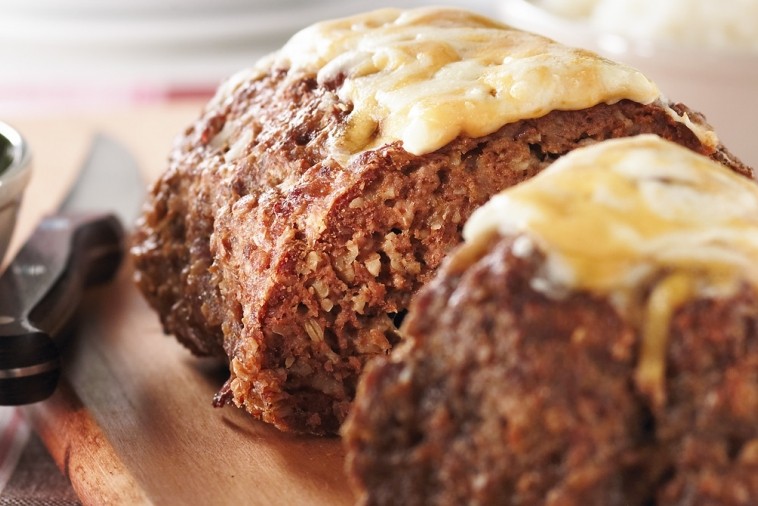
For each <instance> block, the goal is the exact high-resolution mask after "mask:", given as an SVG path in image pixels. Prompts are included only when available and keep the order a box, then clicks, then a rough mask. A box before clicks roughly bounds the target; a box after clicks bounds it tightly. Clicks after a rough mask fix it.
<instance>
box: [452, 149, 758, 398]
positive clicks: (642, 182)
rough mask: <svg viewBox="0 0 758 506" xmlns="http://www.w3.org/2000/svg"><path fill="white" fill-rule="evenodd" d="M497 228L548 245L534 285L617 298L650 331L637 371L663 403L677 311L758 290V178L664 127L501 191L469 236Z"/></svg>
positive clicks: (584, 152) (567, 160) (587, 152)
mask: <svg viewBox="0 0 758 506" xmlns="http://www.w3.org/2000/svg"><path fill="white" fill-rule="evenodd" d="M493 232H498V233H500V234H504V235H521V234H523V237H524V238H525V239H523V240H525V241H529V242H530V243H531V244H532V245H533V246H534V247H536V248H537V249H539V250H540V251H542V252H544V254H545V262H544V266H543V267H542V270H541V271H540V273H539V274H538V275H537V277H536V278H535V279H534V280H533V283H532V284H533V286H534V288H535V289H537V290H540V291H542V292H544V293H546V294H548V295H550V296H553V297H560V296H562V295H563V294H565V293H568V292H572V291H585V292H590V293H593V294H596V295H599V296H604V297H608V298H609V300H610V301H611V302H612V303H613V304H614V305H615V306H616V308H617V309H618V310H619V312H620V314H622V315H623V316H625V317H627V318H628V319H629V321H631V322H632V324H634V325H635V326H636V327H637V328H638V329H639V330H640V332H641V333H642V339H643V342H642V344H641V352H640V363H639V364H638V370H637V378H636V379H637V382H638V386H639V387H640V389H641V390H642V391H643V392H645V393H647V394H649V395H650V396H651V398H652V399H653V401H654V403H655V404H660V403H661V402H663V391H664V388H663V379H664V377H665V374H664V372H665V368H664V366H665V355H666V341H667V335H668V329H669V326H670V320H671V318H672V317H673V315H674V314H675V312H676V310H677V308H679V307H680V306H682V305H683V304H685V303H686V302H688V301H689V300H692V299H693V298H695V297H698V298H704V297H728V296H730V295H733V294H735V293H736V290H737V289H738V288H739V287H740V286H741V285H742V284H743V283H749V284H751V285H753V286H758V267H756V262H755V259H756V258H758V186H756V185H755V183H754V182H752V181H750V180H748V179H746V178H744V177H742V176H739V175H737V174H735V173H733V172H732V171H730V170H729V169H727V168H725V167H723V166H722V165H720V164H718V163H716V162H713V161H711V160H710V159H708V158H705V157H703V156H700V155H698V154H696V153H693V152H692V151H690V150H687V149H685V148H683V147H681V146H678V145H676V144H673V143H671V142H668V141H665V140H662V139H661V138H659V137H656V136H653V135H642V136H638V137H634V138H626V139H617V140H611V141H606V142H603V143H599V144H596V145H594V146H590V147H586V148H582V149H578V150H575V151H573V152H572V153H570V154H568V155H566V156H564V157H563V158H561V159H559V160H558V161H557V162H555V163H554V164H553V165H552V166H550V167H549V168H548V169H546V170H545V171H544V172H543V173H541V174H540V175H538V176H536V177H534V178H533V179H531V180H529V181H527V182H525V183H522V184H521V185H519V186H516V187H514V188H512V189H510V190H507V191H505V192H503V193H501V194H498V195H496V196H495V197H493V198H492V200H491V201H490V202H489V203H487V204H486V205H484V206H483V207H482V208H480V209H478V210H477V211H475V212H474V214H473V215H472V217H471V218H470V220H469V221H468V223H467V224H466V226H465V228H464V237H465V240H466V241H467V242H474V243H476V242H477V241H479V240H481V239H482V238H484V237H488V236H489V235H490V234H492V233H493ZM520 250H523V251H528V250H529V248H524V247H523V246H522V247H521V248H520ZM655 283H657V284H655ZM651 284H655V286H653V289H652V292H651V293H652V294H651V296H650V297H648V299H647V301H641V300H640V297H641V293H642V291H643V290H644V289H645V288H647V287H650V286H651Z"/></svg>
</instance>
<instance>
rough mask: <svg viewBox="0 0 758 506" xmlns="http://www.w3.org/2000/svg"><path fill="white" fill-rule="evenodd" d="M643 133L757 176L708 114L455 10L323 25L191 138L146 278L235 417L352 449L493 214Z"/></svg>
mask: <svg viewBox="0 0 758 506" xmlns="http://www.w3.org/2000/svg"><path fill="white" fill-rule="evenodd" d="M419 34H422V35H423V36H420V35H419ZM317 49H318V51H317ZM319 51H320V52H319ZM416 55H419V56H418V57H417V56H416ZM493 55H496V56H497V58H499V59H496V58H494V57H493ZM503 61H505V62H506V63H507V65H506V64H502V62H503ZM483 62H484V63H487V65H484V64H483ZM501 64H502V65H501ZM493 69H495V70H496V71H497V72H495V70H493ZM548 71H549V72H548ZM485 78H486V79H485ZM556 79H557V80H558V84H555V83H554V80H556ZM530 87H532V88H530ZM529 89H532V91H531V92H529ZM435 104H436V105H435ZM417 105H418V107H416V106H417ZM408 125H410V126H408ZM406 126H407V128H406ZM640 133H655V134H658V135H660V136H662V137H664V138H667V139H670V140H672V141H674V142H677V143H680V144H682V145H683V146H686V147H688V148H690V149H692V150H694V151H697V152H699V153H702V154H705V155H707V156H709V157H711V158H713V159H715V160H719V161H721V162H722V163H724V164H725V165H727V166H729V167H730V168H732V169H733V170H735V171H737V172H741V173H743V174H745V175H748V174H749V173H750V169H749V168H747V167H745V166H744V165H742V164H741V163H740V162H739V161H738V160H737V159H735V158H734V157H733V156H732V155H731V154H729V153H728V151H726V150H725V149H724V148H723V146H721V145H720V144H719V143H718V141H717V139H716V137H715V134H714V133H713V132H712V131H711V130H710V127H708V126H707V124H706V123H705V121H704V119H703V118H702V117H701V116H700V115H698V114H696V113H693V112H692V111H690V110H689V109H687V108H686V107H685V106H684V105H681V104H669V103H668V102H665V101H663V99H662V98H661V97H660V94H659V92H658V90H657V88H655V86H654V85H653V84H652V83H650V82H649V81H648V80H646V79H645V78H644V77H642V76H641V75H639V73H637V72H636V71H634V70H633V69H629V68H627V67H623V66H621V65H617V64H614V63H612V62H608V61H607V60H604V59H601V58H599V57H597V56H595V55H592V54H589V53H586V52H584V51H579V50H569V49H567V48H564V47H563V46H560V45H558V44H556V43H554V42H552V41H549V40H547V39H543V38H541V37H537V36H534V35H531V34H525V33H523V32H518V31H516V30H512V29H509V28H507V27H503V26H500V25H497V24H496V23H494V22H492V21H489V20H485V19H483V18H481V17H479V16H476V15H473V14H469V13H465V12H462V11H458V10H449V9H432V10H428V9H422V10H418V11H407V12H406V11H395V10H389V11H387V10H384V11H378V12H376V13H370V14H366V15H363V16H359V17H357V18H349V19H347V20H338V21H335V22H331V23H324V24H319V25H316V26H314V27H311V28H310V29H307V30H305V31H304V32H301V33H300V34H298V35H296V36H295V37H294V38H293V40H292V41H291V42H290V43H289V44H288V45H287V46H285V48H283V50H282V51H281V52H279V53H277V54H276V55H273V56H272V57H271V58H269V59H266V60H264V61H262V62H260V63H259V64H258V65H257V66H256V67H255V68H254V69H253V70H251V71H246V72H243V73H241V74H239V75H237V76H234V77H233V78H231V79H230V80H229V81H228V82H227V83H226V84H224V85H223V86H222V87H221V88H220V90H219V92H218V94H217V96H216V97H215V98H214V99H213V100H212V101H211V102H210V103H209V104H208V105H207V107H206V108H205V109H204V111H203V112H202V114H201V116H200V118H199V119H198V120H197V121H196V122H195V123H194V124H192V125H191V126H190V127H189V128H188V129H187V130H186V131H185V132H184V133H183V134H182V135H180V136H179V138H178V140H177V143H176V145H175V147H174V150H173V152H172V155H171V159H170V163H169V169H168V170H167V171H166V173H165V174H164V175H163V176H162V177H161V178H160V179H159V180H158V181H157V182H155V184H154V185H153V186H152V190H151V196H150V198H149V200H148V203H147V205H146V207H145V211H144V214H143V216H142V218H141V219H140V221H139V223H138V227H137V231H136V234H135V240H134V247H133V249H132V254H133V258H134V261H135V265H136V268H137V274H136V279H137V283H138V285H139V287H140V288H141V290H142V292H143V293H144V294H145V296H146V298H147V300H148V301H149V302H150V304H151V305H152V306H153V307H154V308H155V309H156V310H157V312H158V314H159V315H160V317H161V321H162V322H163V326H164V329H165V330H166V332H168V333H173V334H175V335H176V336H177V338H178V339H179V340H180V341H181V342H183V343H184V344H185V345H187V346H188V347H189V348H190V349H191V350H192V351H194V352H195V353H197V354H200V355H215V356H219V357H226V358H227V359H228V360H229V363H230V372H231V376H230V379H229V381H228V382H227V384H226V385H225V386H224V388H223V389H222V391H221V392H220V393H219V396H218V397H217V403H219V404H223V403H224V402H228V401H231V402H234V403H235V404H236V405H238V406H241V407H244V408H245V409H247V410H248V411H249V412H250V413H252V414H253V415H254V416H255V417H257V418H261V419H263V420H265V421H267V422H270V423H274V424H275V425H276V426H278V427H279V428H281V429H283V430H291V431H297V432H312V433H318V434H324V433H334V432H335V431H337V430H338V428H339V426H340V424H341V422H342V421H343V420H344V417H345V415H346V413H347V410H348V408H349V405H350V402H351V400H352V398H353V396H354V393H355V385H356V382H357V379H358V376H359V374H360V372H361V370H362V368H363V366H364V364H365V363H366V361H367V360H369V359H370V358H371V357H373V356H376V355H383V354H386V353H388V352H389V350H390V349H391V348H392V347H393V346H394V344H396V343H397V342H398V341H399V340H400V339H401V337H400V335H399V334H398V332H397V328H396V323H397V322H398V321H399V320H400V319H401V318H402V315H403V314H404V312H405V310H406V308H407V306H408V303H409V301H410V299H411V297H412V295H413V294H414V293H415V292H416V291H417V290H418V289H419V288H420V287H421V286H422V285H423V284H424V283H426V282H427V281H428V280H429V279H430V277H431V276H432V274H433V273H434V271H435V269H436V268H437V266H438V265H439V264H440V262H441V260H442V259H443V258H444V256H445V255H446V254H447V253H448V251H449V250H450V249H451V248H452V247H453V246H455V245H456V244H458V243H459V241H460V240H461V228H462V224H463V223H464V222H465V220H466V219H467V218H468V216H469V215H470V214H471V212H472V211H473V210H474V209H475V208H476V207H478V206H479V205H481V204H483V203H484V202H485V201H487V199H488V198H489V197H490V196H491V195H493V194H494V193H496V192H498V191H499V190H501V189H503V188H506V187H509V186H511V185H513V184H516V183H518V182H520V181H523V180H525V179H528V178H530V177H531V176H533V175H534V174H536V173H538V172H539V171H540V170H542V169H543V168H544V167H546V166H547V165H549V164H550V163H551V162H552V161H553V160H555V159H557V158H558V157H560V156H562V155H563V154H565V153H567V152H569V151H571V150H572V149H574V148H576V147H579V146H583V145H587V144H591V143H594V142H597V141H601V140H603V139H608V138H613V137H621V136H630V135H636V134H640Z"/></svg>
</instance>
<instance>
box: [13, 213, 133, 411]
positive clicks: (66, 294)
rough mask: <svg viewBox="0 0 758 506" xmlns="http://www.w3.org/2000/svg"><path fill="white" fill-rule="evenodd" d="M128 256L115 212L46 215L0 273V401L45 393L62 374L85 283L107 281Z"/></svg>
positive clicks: (26, 400)
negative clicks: (69, 328)
mask: <svg viewBox="0 0 758 506" xmlns="http://www.w3.org/2000/svg"><path fill="white" fill-rule="evenodd" d="M123 256H124V231H123V227H122V226H121V223H120V221H119V220H118V218H116V217H115V216H113V215H110V214H107V215H106V214H92V213H89V214H77V215H57V216H52V217H48V218H45V219H44V220H42V222H41V223H40V224H39V226H38V227H37V229H36V230H35V231H34V232H33V234H32V236H31V237H30V238H29V240H28V241H27V242H26V244H25V245H24V246H23V247H22V249H21V251H20V252H19V253H18V255H17V256H16V258H14V259H13V261H12V262H11V263H10V264H9V265H8V268H7V269H6V270H5V272H4V273H3V274H2V276H0V405H17V404H28V403H31V402H36V401H39V400H43V399H45V398H47V397H48V396H49V395H50V394H52V392H53V391H54V390H55V386H56V384H57V381H58V377H59V376H60V353H59V343H57V342H56V341H57V340H58V338H59V336H60V333H61V332H62V330H63V329H64V328H65V327H66V325H67V324H68V323H69V322H70V321H71V318H72V316H73V315H74V313H75V311H76V308H77V307H78V305H79V301H80V300H81V296H82V292H83V291H84V288H86V287H87V286H90V285H92V284H97V283H101V282H104V281H107V280H109V279H110V278H111V277H112V276H113V275H114V274H115V272H116V270H117V269H118V266H119V264H120V263H121V260H122V258H123Z"/></svg>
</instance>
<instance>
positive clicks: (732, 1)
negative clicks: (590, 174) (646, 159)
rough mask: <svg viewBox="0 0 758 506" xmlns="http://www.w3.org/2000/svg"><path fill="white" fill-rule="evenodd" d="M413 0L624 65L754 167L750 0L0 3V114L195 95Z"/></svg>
mask: <svg viewBox="0 0 758 506" xmlns="http://www.w3.org/2000/svg"><path fill="white" fill-rule="evenodd" d="M423 5H457V6H460V7H465V8H467V9H470V10H474V11H478V12H481V13H483V14H487V15H490V16H493V17H496V18H499V19H500V20H503V21H505V22H507V23H509V24H512V25H514V26H517V27H520V28H524V29H527V30H531V31H535V32H538V33H542V34H544V35H548V36H550V37H552V38H555V39H557V40H559V41H561V42H564V43H567V44H570V45H575V46H581V47H586V48H589V49H593V50H595V51H598V52H600V53H602V54H604V55H606V56H608V57H610V58H613V59H616V60H620V61H624V62H626V63H629V64H631V65H633V66H635V67H637V68H639V69H640V70H642V71H643V72H645V73H646V74H648V75H649V76H651V77H652V78H653V79H654V80H655V81H656V82H657V83H658V84H659V86H660V88H661V89H662V91H663V93H664V94H665V95H666V96H667V97H669V98H671V99H672V100H675V101H682V102H685V103H687V104H688V105H690V106H691V107H692V108H693V109H695V110H698V111H701V112H704V113H705V114H706V116H707V118H708V119H709V120H710V121H711V122H712V123H713V124H714V126H715V127H716V128H717V130H718V131H719V133H720V134H721V137H722V138H723V139H724V141H725V143H727V144H728V145H729V146H730V147H732V148H733V150H734V151H735V152H736V153H737V154H739V155H741V156H743V158H745V160H747V161H748V162H749V163H751V164H753V165H758V142H755V141H754V140H753V137H754V136H753V135H752V122H753V118H754V117H756V115H758V0H729V1H726V2H716V1H715V0H470V1H465V2H464V1H463V0H458V1H454V0H396V1H394V2H377V1H375V0H350V1H347V0H163V1H154V0H0V12H1V13H2V15H1V16H0V61H1V62H2V63H1V64H0V117H9V116H14V115H16V114H17V113H19V112H21V113H23V114H34V113H39V114H49V113H50V112H51V111H56V110H73V111H77V110H80V111H81V110H82V108H93V107H96V108H97V107H102V106H104V105H105V106H107V105H113V104H122V105H123V104H133V103H146V102H148V103H149V102H155V101H163V100H166V99H182V98H197V97H205V96H207V95H209V94H210V93H211V91H212V90H213V89H214V88H215V87H216V86H217V84H218V83H219V81H221V80H222V79H223V78H224V77H226V76H228V75H230V74H232V73H234V72H235V71H236V70H239V69H241V68H244V67H247V66H250V65H252V64H253V63H254V62H255V61H256V60H257V59H258V58H259V57H261V56H262V55H264V54H266V53H268V52H270V51H273V50H275V49H276V48H278V47H279V46H281V45H282V44H283V43H284V42H285V41H286V40H287V39H288V38H289V37H290V36H291V35H292V34H293V33H294V32H296V31H297V30H299V29H301V28H303V27H305V26H307V25H309V24H311V23H313V22H315V21H318V20H322V19H327V18H333V17H340V16H345V15H349V14H354V13H357V12H360V11H365V10H371V9H375V8H379V7H387V6H393V7H400V8H408V7H416V6H423Z"/></svg>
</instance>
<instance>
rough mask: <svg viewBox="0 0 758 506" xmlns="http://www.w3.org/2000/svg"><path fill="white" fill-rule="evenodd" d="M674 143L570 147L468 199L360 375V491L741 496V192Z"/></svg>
mask: <svg viewBox="0 0 758 506" xmlns="http://www.w3.org/2000/svg"><path fill="white" fill-rule="evenodd" d="M604 145H607V146H604ZM601 147H602V150H601V149H598V148H601ZM680 151H683V150H679V148H676V149H674V148H673V147H672V146H667V145H665V144H664V143H663V141H660V140H651V139H649V138H643V139H634V140H632V141H625V140H622V141H607V142H606V143H603V145H601V144H598V145H596V146H593V147H588V148H583V149H582V150H577V151H575V152H574V153H572V154H570V155H567V156H566V157H565V158H564V159H562V160H561V161H559V162H556V164H555V165H554V166H553V167H551V168H549V169H547V170H546V171H545V172H544V173H542V174H541V175H539V176H537V177H536V178H535V179H533V180H532V181H530V182H527V183H525V184H524V185H523V186H522V187H519V188H516V189H514V190H515V191H513V192H511V191H506V192H505V193H504V194H503V195H504V197H503V198H501V197H500V196H498V197H495V199H493V201H492V202H491V203H489V204H487V205H485V206H484V207H483V208H481V209H480V210H479V211H477V213H475V215H474V218H472V220H471V223H470V224H468V225H467V226H466V234H465V235H466V238H467V242H466V243H465V244H464V245H463V246H462V247H460V248H459V249H457V250H456V251H455V252H454V253H453V254H452V255H451V257H450V258H449V259H448V260H447V261H446V262H445V263H444V264H443V267H442V268H441V269H440V270H439V271H438V273H437V275H436V276H435V277H434V279H433V280H432V281H431V282H429V283H428V284H427V285H426V286H425V287H424V288H423V289H422V290H421V292H420V293H419V295H418V297H417V298H416V299H415V300H414V302H413V304H412V305H411V308H410V310H409V313H408V316H407V318H406V319H405V322H404V323H403V327H402V330H403V333H404V334H405V336H406V341H405V342H404V343H403V344H402V345H400V346H399V347H398V348H396V349H395V350H394V351H393V352H392V354H391V355H390V356H389V357H381V358H378V359H376V360H375V361H373V362H372V363H370V364H369V365H368V367H367V368H366V371H365V373H364V376H363V377H362V380H361V382H360V385H359V388H358V394H357V396H356V399H355V402H354V405H353V409H352V411H351V414H350V416H349V418H348V420H347V422H346V423H345V425H344V427H343V436H344V442H345V445H346V448H347V450H348V469H349V473H350V475H351V478H352V480H353V483H354V485H355V487H356V492H357V493H358V495H359V497H360V500H359V501H358V503H359V504H365V505H390V504H407V505H421V504H424V505H455V504H474V505H487V504H521V505H542V504H561V505H576V506H579V505H581V506H592V505H598V506H614V505H619V506H621V505H628V506H642V505H679V506H684V505H701V504H709V505H725V506H726V505H729V506H732V505H734V506H736V505H747V504H757V503H758V297H757V296H756V295H757V294H758V291H757V289H758V269H757V268H756V266H755V261H754V259H755V255H756V254H758V214H756V213H758V187H756V186H755V185H754V183H753V182H750V181H747V180H743V179H740V178H735V177H734V176H732V175H731V174H729V173H728V172H727V171H725V170H723V168H721V167H719V166H718V165H716V164H709V163H703V162H702V161H699V162H698V161H696V162H695V163H696V164H700V167H694V166H691V162H692V159H691V158H690V157H691V156H692V155H690V154H687V153H686V152H685V153H684V154H683V153H681V152H680ZM661 152H662V154H661ZM580 153H582V154H581V156H582V157H583V158H582V159H581V160H580V159H579V157H577V156H575V155H579V154H580ZM703 160H704V159H703ZM587 163H588V164H589V165H584V166H583V167H582V164H587ZM592 164H597V166H596V167H595V169H592V168H590V165H592ZM677 164H679V165H678V167H677ZM688 167H689V168H691V169H692V170H693V171H694V172H695V173H697V175H694V176H693V175H692V174H688V170H687V169H688ZM701 170H702V172H701ZM608 172H614V173H615V174H614V175H613V176H612V177H607V176H608V174H607V173H608ZM639 173H642V175H640V174H639ZM532 183H536V185H533V186H530V185H532ZM498 199H500V201H499V202H496V201H497V200H498ZM730 203H731V205H730ZM505 211H508V212H507V213H505Z"/></svg>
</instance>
